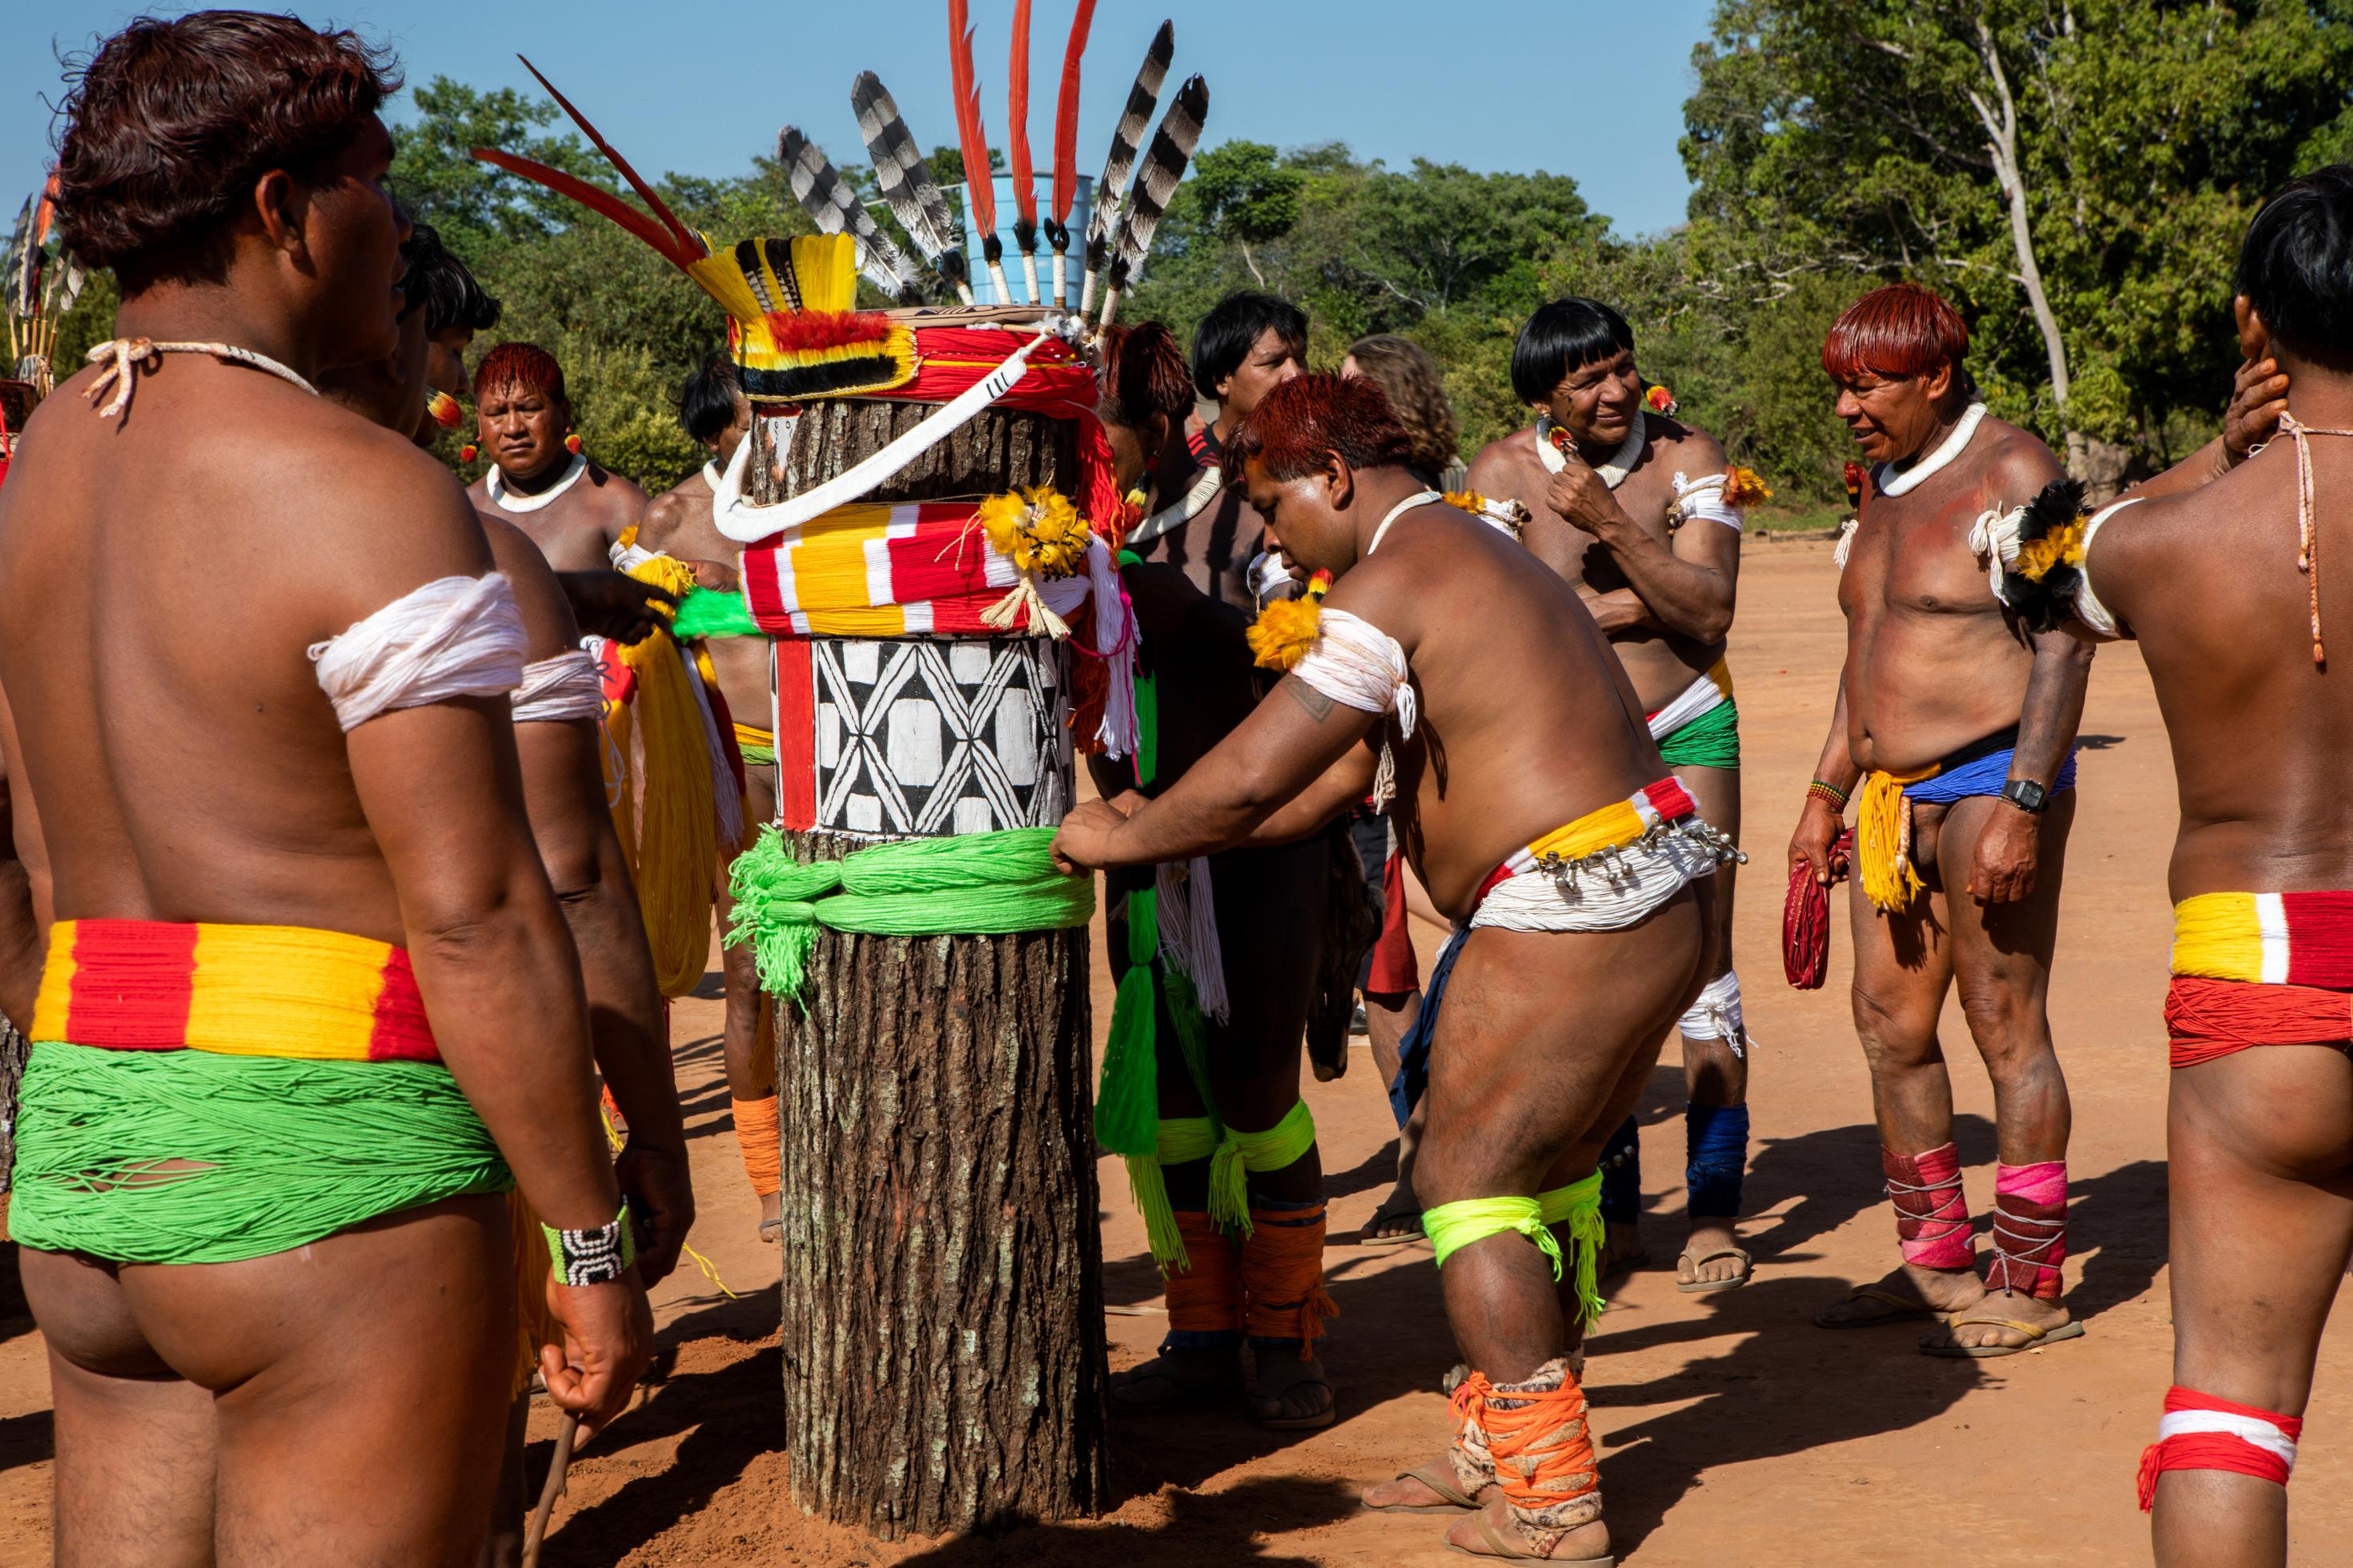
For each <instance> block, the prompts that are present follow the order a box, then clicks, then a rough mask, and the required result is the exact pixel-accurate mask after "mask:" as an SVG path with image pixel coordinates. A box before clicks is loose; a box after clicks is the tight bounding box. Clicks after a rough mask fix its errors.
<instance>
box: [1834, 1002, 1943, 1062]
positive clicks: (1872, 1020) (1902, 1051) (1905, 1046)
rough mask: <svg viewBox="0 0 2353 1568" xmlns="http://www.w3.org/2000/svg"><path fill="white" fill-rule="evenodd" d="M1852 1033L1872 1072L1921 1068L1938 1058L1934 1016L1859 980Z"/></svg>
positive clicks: (1911, 1003) (1913, 1003)
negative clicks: (1880, 1069)
mask: <svg viewBox="0 0 2353 1568" xmlns="http://www.w3.org/2000/svg"><path fill="white" fill-rule="evenodd" d="M1854 1033H1855V1037H1856V1038H1857V1039H1859V1040H1861V1041H1862V1053H1863V1056H1864V1057H1865V1058H1866V1059H1868V1060H1869V1062H1870V1063H1871V1066H1872V1068H1873V1070H1876V1069H1878V1068H1883V1067H1886V1068H1911V1067H1924V1066H1926V1065H1927V1064H1928V1063H1930V1062H1933V1061H1936V1060H1937V1059H1939V1058H1940V1057H1941V1055H1942V1052H1941V1051H1940V1050H1939V1049H1938V1047H1937V1045H1936V1014H1934V1013H1933V1012H1926V1011H1924V1010H1923V1009H1922V1008H1921V1007H1920V1006H1919V1005H1918V1004H1917V1003H1916V1002H1915V1000H1914V999H1913V998H1911V997H1908V996H1905V997H1895V996H1890V995H1888V994H1885V993H1884V992H1883V991H1881V990H1879V989H1877V988H1875V987H1873V986H1871V985H1868V984H1864V983H1863V982H1862V981H1860V980H1858V981H1856V982H1855V986H1854Z"/></svg>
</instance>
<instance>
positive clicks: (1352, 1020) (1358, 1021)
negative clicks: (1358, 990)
mask: <svg viewBox="0 0 2353 1568" xmlns="http://www.w3.org/2000/svg"><path fill="white" fill-rule="evenodd" d="M1372 1032H1373V1026H1372V1024H1371V1022H1370V1021H1369V1020H1368V1019H1366V1016H1365V999H1364V998H1363V997H1361V996H1359V997H1357V998H1356V1011H1355V1012H1354V1013H1352V1014H1350V1015H1349V1016H1348V1033H1350V1034H1352V1035H1369V1034H1371V1033H1372Z"/></svg>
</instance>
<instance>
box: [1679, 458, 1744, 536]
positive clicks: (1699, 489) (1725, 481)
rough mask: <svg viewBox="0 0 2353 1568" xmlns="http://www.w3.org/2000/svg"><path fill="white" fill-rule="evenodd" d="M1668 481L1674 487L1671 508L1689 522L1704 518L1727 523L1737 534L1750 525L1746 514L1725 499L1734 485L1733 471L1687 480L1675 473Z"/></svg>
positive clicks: (1727, 526) (1682, 519)
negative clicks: (1727, 492)
mask: <svg viewBox="0 0 2353 1568" xmlns="http://www.w3.org/2000/svg"><path fill="white" fill-rule="evenodd" d="M1667 482H1668V483H1669V484H1672V486H1674V489H1675V499H1674V503H1673V506H1672V510H1673V512H1674V514H1675V516H1676V517H1677V518H1679V519H1680V520H1681V521H1684V522H1689V521H1692V520H1693V519H1694V518H1705V519H1706V520H1707V521H1710V522H1720V523H1722V524H1724V525H1725V527H1726V528H1729V529H1731V530H1732V531H1734V532H1736V533H1737V532H1739V531H1742V530H1744V529H1746V527H1747V526H1748V515H1747V513H1746V512H1744V511H1742V510H1740V509H1739V508H1738V507H1736V506H1730V505H1727V504H1726V503H1725V499H1724V492H1725V490H1726V489H1728V488H1730V486H1731V484H1732V474H1731V472H1730V470H1728V469H1727V470H1726V471H1725V472H1724V473H1721V474H1708V475H1705V476H1704V477H1703V478H1700V479H1684V478H1683V475H1681V474H1676V475H1675V476H1673V477H1672V479H1669V480H1668V481H1667Z"/></svg>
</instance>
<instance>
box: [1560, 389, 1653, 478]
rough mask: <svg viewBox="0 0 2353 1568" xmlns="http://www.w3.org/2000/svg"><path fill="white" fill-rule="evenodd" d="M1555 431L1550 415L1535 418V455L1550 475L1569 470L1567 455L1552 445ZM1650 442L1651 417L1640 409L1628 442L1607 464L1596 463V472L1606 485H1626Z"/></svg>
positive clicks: (1594, 467) (1627, 439)
mask: <svg viewBox="0 0 2353 1568" xmlns="http://www.w3.org/2000/svg"><path fill="white" fill-rule="evenodd" d="M1553 428H1554V426H1553V422H1552V416H1550V415H1548V414H1539V415H1537V416H1536V456H1537V457H1538V458H1542V459H1543V460H1544V466H1545V471H1546V473H1549V474H1556V473H1559V472H1560V471H1561V470H1562V469H1563V468H1567V467H1568V458H1567V455H1566V454H1564V453H1563V452H1562V451H1561V449H1560V448H1559V447H1556V446H1554V445H1553V444H1552V433H1553ZM1650 439H1651V416H1650V415H1649V414H1647V413H1645V412H1644V411H1643V410H1641V409H1639V408H1638V409H1636V410H1635V411H1634V425H1633V428H1631V429H1630V430H1628V431H1627V432H1626V439H1625V440H1624V441H1622V442H1620V444H1619V447H1618V449H1617V450H1616V451H1615V452H1612V453H1610V454H1609V461H1608V462H1606V463H1596V464H1594V465H1593V471H1594V472H1595V473H1597V474H1599V475H1600V476H1601V482H1602V483H1603V484H1605V485H1607V486H1609V488H1610V489H1613V490H1614V489H1617V488H1618V487H1619V486H1620V485H1622V484H1624V483H1625V482H1626V476H1627V475H1628V474H1630V473H1632V472H1633V471H1634V465H1635V464H1637V463H1639V462H1641V460H1642V448H1643V447H1645V446H1647V445H1648V444H1649V442H1650Z"/></svg>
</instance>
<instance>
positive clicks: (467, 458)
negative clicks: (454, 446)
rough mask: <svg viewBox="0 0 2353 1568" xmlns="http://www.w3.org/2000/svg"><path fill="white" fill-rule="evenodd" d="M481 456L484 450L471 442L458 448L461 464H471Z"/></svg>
mask: <svg viewBox="0 0 2353 1568" xmlns="http://www.w3.org/2000/svg"><path fill="white" fill-rule="evenodd" d="M481 455H482V449H481V448H480V447H477V446H475V445H474V444H473V443H472V442H471V441H469V442H467V443H466V444H465V445H464V446H462V447H459V448H458V460H459V462H461V463H470V462H472V461H473V460H474V459H475V458H479V457H480V456H481Z"/></svg>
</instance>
